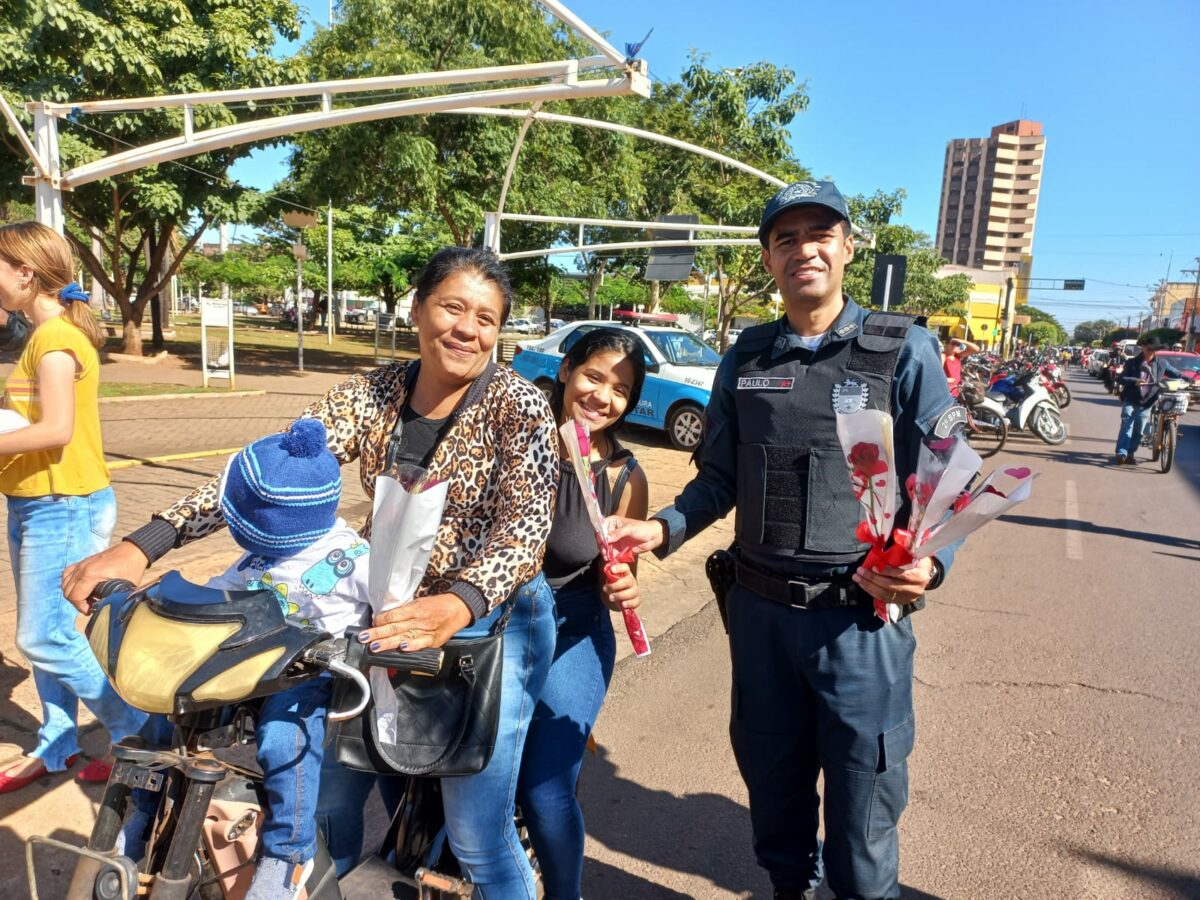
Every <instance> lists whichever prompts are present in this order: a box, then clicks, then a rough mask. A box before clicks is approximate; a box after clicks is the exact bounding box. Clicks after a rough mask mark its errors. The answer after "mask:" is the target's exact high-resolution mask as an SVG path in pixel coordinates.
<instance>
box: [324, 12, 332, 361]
mask: <svg viewBox="0 0 1200 900" xmlns="http://www.w3.org/2000/svg"><path fill="white" fill-rule="evenodd" d="M329 15H330V18H329V21H330V22H332V21H333V0H329ZM326 221H327V225H326V227H325V231H326V232H327V234H326V242H325V325H326V342H327V343H328V344H329V346H331V347H332V346H333V198H332V197H330V198H329V218H328V219H327V220H326Z"/></svg>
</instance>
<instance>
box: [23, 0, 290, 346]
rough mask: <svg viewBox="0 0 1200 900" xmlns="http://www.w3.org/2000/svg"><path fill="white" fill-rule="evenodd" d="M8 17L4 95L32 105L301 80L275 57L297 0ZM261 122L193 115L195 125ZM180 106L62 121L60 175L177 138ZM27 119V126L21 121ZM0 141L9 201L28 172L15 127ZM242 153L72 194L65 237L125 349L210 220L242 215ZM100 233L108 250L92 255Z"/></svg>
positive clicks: (37, 6) (202, 0) (178, 0)
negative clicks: (238, 165)
mask: <svg viewBox="0 0 1200 900" xmlns="http://www.w3.org/2000/svg"><path fill="white" fill-rule="evenodd" d="M3 8H4V14H3V15H2V16H0V89H2V90H3V91H4V93H5V96H6V97H7V98H8V99H9V101H10V102H11V103H12V105H13V106H14V107H16V106H19V105H23V104H24V103H25V102H26V101H33V100H44V101H54V102H62V101H66V100H79V99H93V98H110V97H143V96H155V95H163V94H175V93H184V92H189V91H198V90H220V89H226V88H234V87H254V86H258V85H265V84H279V83H286V82H289V81H294V80H297V74H298V71H299V70H298V68H297V66H296V65H295V64H294V63H292V62H290V61H287V60H278V59H275V58H273V57H272V56H271V50H272V48H273V46H274V44H275V40H276V38H277V37H284V38H287V39H291V40H294V39H295V38H296V37H297V36H298V34H299V13H298V10H297V7H296V4H295V3H294V2H292V0H171V2H163V3H149V2H134V3H113V2H91V0H53V2H27V0H10V2H6V3H4V4H3ZM252 115H254V113H253V111H252V110H250V109H246V108H241V109H236V110H234V109H230V108H227V107H224V106H197V107H195V110H194V117H195V127H196V129H197V130H201V129H206V128H210V127H217V126H221V125H229V124H232V123H234V122H236V121H238V120H242V119H245V118H248V117H250V116H252ZM182 119H183V115H182V111H181V110H178V109H173V110H144V111H137V112H127V113H119V114H114V115H95V116H71V117H68V118H67V119H66V120H60V146H61V153H62V159H63V163H64V166H66V167H70V166H73V165H76V164H79V163H83V162H87V161H89V160H93V159H97V158H99V157H101V156H103V155H105V154H108V153H112V152H116V151H119V150H122V149H125V148H126V146H127V145H134V146H141V145H144V144H149V143H151V142H154V141H158V140H162V139H165V138H169V137H175V136H178V135H179V134H180V133H181V132H182ZM26 121H27V122H28V119H27V120H26ZM0 141H2V142H3V143H4V144H5V146H6V147H7V148H8V149H9V150H10V153H9V154H7V155H3V156H0V201H4V200H11V199H20V200H27V199H28V193H27V189H25V188H23V187H22V186H21V180H20V176H22V175H24V174H26V173H27V171H28V169H29V167H28V162H27V161H26V159H25V157H24V153H23V152H22V151H21V149H20V147H19V146H18V145H17V143H16V141H15V139H14V138H13V137H12V136H11V135H10V134H9V133H8V132H7V130H6V129H4V130H0ZM251 149H252V148H251V146H250V145H243V146H240V147H233V148H230V149H228V150H221V151H215V152H213V153H209V154H203V155H198V156H193V157H190V158H188V160H187V163H186V166H184V165H174V164H164V165H159V166H153V167H150V168H144V169H139V170H137V171H134V172H130V173H128V174H126V175H121V176H118V177H116V178H113V179H107V180H104V181H100V182H95V183H93V184H90V185H85V186H82V187H80V188H78V189H76V190H74V191H71V192H66V193H64V195H63V203H64V209H65V213H66V216H67V220H68V223H69V227H68V230H67V237H68V239H69V240H70V241H71V243H72V244H73V246H74V249H75V251H76V252H77V253H78V255H79V258H80V260H81V261H82V262H83V265H84V266H85V268H86V269H87V270H88V272H89V273H90V274H91V275H92V276H93V277H94V278H95V279H96V280H97V281H99V282H100V284H101V285H102V286H103V287H104V289H105V291H107V292H108V294H109V295H110V296H111V297H112V299H113V300H114V302H115V303H116V304H117V306H118V307H119V308H120V310H121V316H122V320H123V322H124V335H123V342H122V350H123V351H124V352H126V353H133V354H140V353H141V349H142V348H141V331H140V329H141V323H142V318H143V315H144V313H145V310H146V308H147V305H148V304H149V303H150V302H151V300H152V299H153V298H155V297H157V296H158V295H159V294H160V292H161V291H162V290H163V289H164V288H165V286H166V285H167V283H168V282H169V280H170V278H171V276H172V275H174V274H175V272H176V271H177V270H178V268H179V266H180V264H181V261H182V259H183V258H184V257H185V256H186V255H187V253H188V252H189V251H190V250H191V249H192V247H193V246H194V245H195V244H196V242H197V241H198V240H199V239H200V236H201V234H203V232H204V231H205V230H206V229H207V228H208V227H209V225H211V224H212V223H213V222H215V221H218V220H220V219H227V218H236V217H237V216H238V204H239V200H240V199H241V194H242V191H241V190H240V189H239V188H237V187H236V186H233V185H231V184H230V183H229V182H228V181H227V180H226V174H227V172H228V169H229V166H230V165H231V164H232V163H233V162H234V161H235V160H237V159H238V158H240V157H242V156H244V155H246V154H247V153H249V152H250V150H251ZM93 238H97V239H98V240H99V241H100V243H101V245H102V246H103V253H102V254H101V255H100V256H97V255H95V254H93V253H92V239H93Z"/></svg>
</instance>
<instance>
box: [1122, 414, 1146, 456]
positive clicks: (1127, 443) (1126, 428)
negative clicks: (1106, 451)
mask: <svg viewBox="0 0 1200 900" xmlns="http://www.w3.org/2000/svg"><path fill="white" fill-rule="evenodd" d="M1149 411H1150V409H1149V407H1145V406H1142V405H1141V404H1140V403H1122V404H1121V430H1120V431H1118V432H1117V453H1118V454H1120V455H1121V456H1133V454H1134V453H1135V452H1136V451H1137V448H1138V447H1140V446H1141V445H1142V432H1143V431H1144V430H1145V428H1146V413H1148V412H1149Z"/></svg>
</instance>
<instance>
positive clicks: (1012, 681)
mask: <svg viewBox="0 0 1200 900" xmlns="http://www.w3.org/2000/svg"><path fill="white" fill-rule="evenodd" d="M1071 371H1072V374H1071V382H1070V385H1071V389H1072V391H1073V392H1074V398H1075V399H1074V401H1073V402H1072V403H1071V405H1070V406H1069V407H1068V408H1067V409H1066V410H1065V416H1066V418H1067V421H1068V424H1069V428H1070V434H1071V437H1070V439H1069V441H1068V442H1067V443H1066V444H1064V445H1063V446H1061V447H1048V446H1046V445H1044V444H1042V443H1041V442H1040V441H1037V440H1036V439H1033V438H1030V437H1022V436H1015V437H1014V438H1013V439H1012V440H1011V445H1010V448H1009V449H1006V450H1005V451H1004V452H1003V453H1001V454H1000V455H998V456H997V457H994V458H993V459H992V460H988V461H986V462H987V463H991V464H1000V463H1007V462H1017V461H1020V462H1021V463H1025V464H1028V465H1030V466H1032V467H1033V468H1034V469H1035V470H1037V471H1039V472H1040V473H1041V474H1040V477H1039V478H1038V480H1037V482H1036V484H1035V488H1034V495H1033V497H1032V499H1030V500H1029V501H1028V502H1027V503H1025V504H1023V505H1022V506H1020V507H1018V508H1016V509H1015V510H1014V511H1013V512H1012V514H1010V515H1007V516H1005V517H1003V519H1002V520H1000V521H998V522H995V523H993V524H992V525H990V526H988V527H987V528H986V529H984V530H983V531H981V532H978V533H976V534H975V535H973V536H972V537H971V538H969V539H968V542H967V545H966V546H965V548H964V549H963V550H962V551H961V552H960V554H959V557H958V560H957V562H956V564H955V566H954V567H953V569H952V571H951V573H950V576H949V578H948V580H947V583H946V584H945V585H944V586H943V587H942V588H941V589H940V590H938V591H937V592H936V594H933V595H931V602H930V603H929V606H928V608H927V609H926V610H924V611H923V612H921V613H919V614H918V615H917V617H916V620H915V626H914V627H915V629H916V632H917V634H918V639H919V649H918V653H917V685H916V706H917V720H918V737H917V747H916V750H915V752H914V754H913V756H912V758H911V761H910V775H911V795H910V802H909V807H908V811H907V813H906V814H905V817H904V818H903V820H902V822H901V847H902V850H901V853H902V857H901V880H902V882H903V884H904V886H905V896H907V897H917V898H923V897H938V898H980V897H1001V896H1003V897H1032V898H1040V897H1068V898H1134V897H1138V898H1141V897H1190V898H1196V897H1200V854H1198V852H1197V851H1200V819H1198V816H1197V808H1198V804H1197V801H1198V799H1200V790H1198V788H1197V784H1196V779H1197V776H1200V766H1198V765H1197V753H1198V752H1200V727H1198V717H1197V713H1198V710H1200V678H1198V676H1200V665H1198V662H1200V651H1197V649H1196V647H1197V637H1196V635H1197V629H1198V628H1200V617H1195V616H1194V615H1193V614H1194V613H1196V612H1197V611H1198V607H1197V604H1198V601H1200V566H1198V565H1197V563H1200V411H1195V412H1193V413H1190V414H1189V416H1188V417H1187V421H1186V423H1185V425H1184V427H1183V430H1182V432H1181V434H1182V441H1181V444H1180V450H1179V458H1178V461H1177V463H1176V466H1175V469H1174V470H1173V471H1172V472H1171V473H1169V474H1166V475H1164V474H1162V473H1161V472H1160V471H1159V469H1158V466H1157V465H1153V466H1152V465H1150V464H1149V462H1148V461H1143V463H1142V464H1141V465H1139V466H1135V467H1122V468H1117V467H1114V466H1112V465H1111V464H1110V463H1109V458H1110V456H1111V454H1112V452H1113V444H1114V437H1115V433H1116V427H1117V420H1118V416H1119V408H1118V405H1117V401H1116V400H1115V399H1113V398H1110V397H1108V396H1107V395H1105V394H1104V393H1103V388H1102V387H1101V386H1100V384H1099V383H1098V382H1096V381H1094V380H1093V379H1091V378H1089V377H1088V376H1086V375H1083V374H1082V373H1079V370H1071ZM1142 453H1143V456H1144V459H1145V456H1146V453H1147V451H1144V450H1143V451H1142ZM990 467H991V466H989V468H990ZM645 602H646V604H647V606H648V607H652V606H653V603H654V597H653V596H649V597H647V598H646V601H645ZM728 694H729V663H728V660H727V651H726V646H725V637H724V634H723V632H722V630H721V627H720V623H719V620H718V619H717V616H716V613H715V610H714V608H713V607H712V606H711V605H710V606H708V607H706V608H705V609H703V610H702V611H701V612H700V613H699V614H697V615H696V616H694V617H692V618H690V619H687V620H684V621H683V622H682V623H681V624H679V625H677V626H676V627H675V628H674V629H673V630H672V631H671V632H669V633H668V634H667V635H666V636H665V637H664V638H661V639H659V641H658V642H657V643H656V645H655V653H654V655H653V656H652V657H651V658H650V659H649V660H646V661H639V660H633V659H627V660H624V661H623V662H622V663H620V664H619V666H618V670H617V674H616V677H615V679H614V684H613V688H612V692H611V694H610V697H609V701H608V703H607V705H606V707H605V710H604V712H603V713H602V715H601V718H600V721H599V723H598V725H597V738H598V740H599V743H600V744H601V754H600V756H599V757H597V758H590V759H588V760H586V762H585V767H584V775H583V783H582V789H581V796H582V798H583V802H584V805H585V814H586V816H587V824H588V833H589V836H590V837H589V844H588V864H587V868H586V871H585V884H584V896H585V897H588V898H625V897H637V898H676V897H696V898H724V897H769V896H770V892H769V886H768V884H767V881H766V879H765V877H764V876H763V875H762V873H760V872H759V871H758V870H757V869H756V868H755V866H754V862H753V858H752V854H751V851H750V832H749V822H748V812H747V809H746V796H745V792H744V789H743V788H742V785H741V782H740V780H739V779H738V776H737V771H736V768H735V766H734V762H733V758H732V754H731V753H730V751H729V747H728V741H727V721H728V711H729V709H728Z"/></svg>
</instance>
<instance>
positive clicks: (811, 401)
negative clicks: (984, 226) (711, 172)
mask: <svg viewBox="0 0 1200 900" xmlns="http://www.w3.org/2000/svg"><path fill="white" fill-rule="evenodd" d="M849 218H850V216H849V211H848V209H847V207H846V201H845V200H844V198H843V197H842V195H841V193H840V192H839V191H838V189H837V187H835V186H834V185H833V183H832V182H811V181H802V182H798V183H796V184H792V185H789V186H788V187H786V188H784V189H783V190H781V191H780V192H779V193H778V194H776V195H775V197H774V198H772V200H771V201H770V202H769V203H768V204H767V207H766V209H765V211H764V212H763V217H762V223H761V226H760V228H759V239H760V241H761V242H762V261H763V265H764V267H765V268H766V270H767V271H768V272H770V273H771V275H773V276H774V277H775V283H776V285H777V287H778V289H779V292H780V294H781V295H782V296H783V301H784V307H785V310H786V314H785V315H784V316H783V318H781V319H780V320H779V321H777V322H771V323H769V324H765V325H759V326H756V327H754V328H750V329H747V330H746V331H743V332H742V334H741V336H740V337H739V339H738V341H737V344H736V345H735V346H734V347H733V348H732V349H730V351H729V352H728V353H726V354H725V357H724V359H722V361H721V365H720V368H719V369H718V371H717V377H716V381H715V383H714V387H713V393H712V398H711V400H710V401H709V405H708V410H707V422H706V429H705V437H704V442H703V444H702V445H701V447H700V450H699V452H698V455H697V461H698V464H699V473H698V474H697V475H696V477H695V478H694V479H693V480H692V481H691V482H690V483H689V484H688V485H687V486H686V487H684V489H683V492H682V493H681V494H680V495H679V496H678V497H677V498H676V499H675V503H674V505H673V506H671V507H668V508H667V509H664V510H662V511H661V512H659V513H657V514H656V515H655V516H654V517H652V518H651V519H650V521H649V522H638V521H635V520H628V519H613V520H610V523H609V524H610V528H611V533H612V537H613V538H614V540H616V541H617V543H618V545H619V546H621V547H630V548H633V549H635V550H637V551H638V552H646V551H650V550H654V551H655V552H656V553H657V554H658V555H659V556H665V555H667V554H668V553H670V552H672V551H674V550H675V549H677V548H678V547H679V546H680V544H682V543H683V541H685V540H686V539H687V538H689V537H691V536H693V535H695V534H696V533H698V532H699V531H701V530H702V529H704V528H705V527H707V526H708V525H709V524H711V523H712V522H713V521H714V520H716V519H717V518H719V517H722V516H724V515H726V514H727V513H728V512H729V510H730V509H731V508H733V507H735V506H736V507H737V517H736V529H735V530H736V535H737V540H736V544H735V549H734V559H735V560H736V563H735V572H736V583H735V584H734V585H733V586H732V588H731V589H730V591H729V594H728V597H727V615H728V621H727V626H728V631H729V645H730V653H731V656H732V660H733V692H732V704H731V705H732V710H731V722H730V729H729V730H730V737H731V740H732V743H733V750H734V754H735V756H736V757H737V762H738V767H739V769H740V770H741V774H742V777H743V779H744V780H745V782H746V786H747V787H748V788H749V793H750V817H751V824H752V826H753V830H754V850H755V854H756V857H757V860H758V863H759V865H760V866H762V867H763V868H764V869H766V871H767V872H768V873H769V875H770V877H771V882H772V884H773V885H774V887H775V897H776V898H777V900H792V898H796V900H799V898H809V897H812V896H813V895H814V894H815V891H816V888H817V886H818V885H819V884H820V883H821V880H822V877H825V878H827V879H828V883H829V886H830V888H831V889H832V890H833V891H834V893H835V894H836V895H837V896H838V897H839V898H880V897H882V898H891V897H899V896H900V893H899V883H898V870H899V845H898V840H897V823H898V821H899V818H900V813H901V812H902V811H903V810H904V807H905V804H906V803H907V801H908V772H907V763H906V760H907V758H908V755H909V753H910V751H911V750H912V747H913V739H914V734H915V732H914V723H913V706H912V678H913V651H914V649H915V648H916V641H915V639H914V637H913V630H912V620H911V618H909V617H908V616H907V615H905V617H904V618H902V619H901V620H900V621H899V622H897V623H895V624H884V623H883V622H881V621H879V620H878V619H876V618H875V616H874V613H873V610H872V598H879V599H882V600H885V601H887V602H889V603H897V604H900V605H901V606H902V608H903V609H904V610H905V611H906V612H910V611H912V610H913V609H916V608H918V607H919V606H921V605H923V595H924V593H925V592H926V591H927V590H932V589H934V588H936V587H937V586H938V585H939V584H940V583H941V581H942V579H943V577H944V576H945V573H946V570H947V568H948V567H949V564H950V559H951V557H952V553H951V552H943V553H941V554H939V557H938V558H936V559H928V560H923V561H922V562H921V563H920V564H919V565H917V566H916V567H915V568H913V569H910V570H908V571H900V570H898V569H890V568H889V569H885V570H883V571H880V572H872V571H867V570H865V569H864V568H862V567H861V562H862V560H863V558H864V556H865V554H866V549H867V548H866V546H865V545H863V544H860V543H858V542H857V540H856V539H855V537H854V531H855V526H856V525H857V524H858V521H859V505H858V502H857V501H856V500H855V498H854V495H853V493H852V492H851V487H850V477H849V474H848V472H847V467H846V462H845V460H844V456H843V453H842V450H841V448H840V446H839V444H838V438H837V432H836V415H835V413H836V412H846V413H850V412H854V411H856V410H859V409H882V410H887V411H889V412H890V413H891V415H892V417H893V419H894V421H895V454H896V467H897V471H898V475H899V478H900V483H901V484H903V482H904V479H905V478H906V477H907V475H908V474H909V473H911V472H913V471H914V469H915V466H916V459H917V452H918V449H919V447H920V441H921V439H922V438H925V437H930V436H945V435H947V434H949V433H950V430H951V429H952V428H953V427H955V426H956V425H957V424H958V423H960V422H961V421H963V419H964V418H965V416H964V415H963V412H962V410H961V408H959V407H957V406H956V405H955V403H954V400H953V399H952V398H951V396H950V392H949V390H948V389H947V386H946V378H945V376H944V375H943V373H942V367H941V361H940V359H939V355H938V351H937V346H938V345H937V342H936V340H935V339H933V338H932V336H931V335H930V334H929V333H928V332H927V331H926V330H925V329H923V328H920V327H917V326H916V325H914V324H913V317H911V316H905V315H899V314H894V313H880V312H875V313H868V312H867V311H866V310H864V309H863V308H862V307H860V306H858V305H857V304H856V303H855V302H854V301H853V300H851V299H850V298H849V297H847V296H845V295H844V294H843V293H842V276H843V272H844V269H845V267H846V265H847V264H848V263H849V262H850V260H851V258H852V257H853V253H854V242H853V238H852V236H851V231H850V221H849ZM906 517H907V506H902V507H901V509H900V510H899V511H898V513H897V519H898V520H899V521H900V522H904V521H905V520H906ZM822 772H823V773H824V776H825V791H824V793H825V797H824V800H825V841H824V844H823V845H822V842H821V841H819V840H818V838H817V827H818V816H819V807H820V799H819V798H818V795H817V776H818V773H822Z"/></svg>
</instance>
